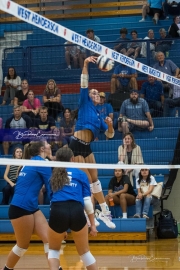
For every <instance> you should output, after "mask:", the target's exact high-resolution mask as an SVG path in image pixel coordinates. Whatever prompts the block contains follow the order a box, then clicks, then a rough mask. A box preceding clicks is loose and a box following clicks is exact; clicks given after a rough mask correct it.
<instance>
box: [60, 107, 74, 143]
mask: <svg viewBox="0 0 180 270" xmlns="http://www.w3.org/2000/svg"><path fill="white" fill-rule="evenodd" d="M74 128H75V121H74V120H72V119H71V109H69V108H65V109H64V113H63V118H62V119H61V121H60V130H61V135H62V139H63V146H66V147H68V145H69V144H70V140H71V136H72V135H73V134H74Z"/></svg>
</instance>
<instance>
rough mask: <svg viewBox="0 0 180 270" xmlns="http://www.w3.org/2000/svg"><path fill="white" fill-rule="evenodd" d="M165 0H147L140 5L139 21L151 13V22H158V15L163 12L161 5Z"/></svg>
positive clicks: (142, 20) (143, 20)
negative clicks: (140, 16)
mask: <svg viewBox="0 0 180 270" xmlns="http://www.w3.org/2000/svg"><path fill="white" fill-rule="evenodd" d="M164 2H165V0H148V1H147V4H145V5H143V7H142V19H141V20H140V21H139V22H145V18H146V15H147V14H148V15H152V16H154V17H153V19H152V20H153V23H154V24H158V21H159V17H160V16H161V15H162V14H163V5H164Z"/></svg>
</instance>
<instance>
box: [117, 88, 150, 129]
mask: <svg viewBox="0 0 180 270" xmlns="http://www.w3.org/2000/svg"><path fill="white" fill-rule="evenodd" d="M118 122H119V123H118V130H119V131H120V132H123V134H126V133H128V132H129V131H132V130H140V131H142V130H146V129H148V130H149V131H152V130H153V129H154V124H153V120H152V117H151V114H150V111H149V106H148V104H147V102H146V101H145V100H144V99H143V98H139V91H138V90H135V89H133V90H131V91H130V98H129V99H126V100H125V101H124V102H123V103H122V106H121V109H120V116H119V118H118Z"/></svg>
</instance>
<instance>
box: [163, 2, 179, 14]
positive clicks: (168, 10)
mask: <svg viewBox="0 0 180 270" xmlns="http://www.w3.org/2000/svg"><path fill="white" fill-rule="evenodd" d="M164 12H165V16H166V18H167V19H169V17H168V15H169V14H170V15H180V0H166V1H165V3H164Z"/></svg>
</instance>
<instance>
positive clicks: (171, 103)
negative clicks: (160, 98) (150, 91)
mask: <svg viewBox="0 0 180 270" xmlns="http://www.w3.org/2000/svg"><path fill="white" fill-rule="evenodd" d="M177 78H178V79H180V74H179V75H178V76H177ZM172 89H173V90H172V94H173V95H172V98H166V99H165V100H164V108H163V116H165V117H168V116H170V115H169V110H170V108H175V107H180V86H178V85H173V87H172Z"/></svg>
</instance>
